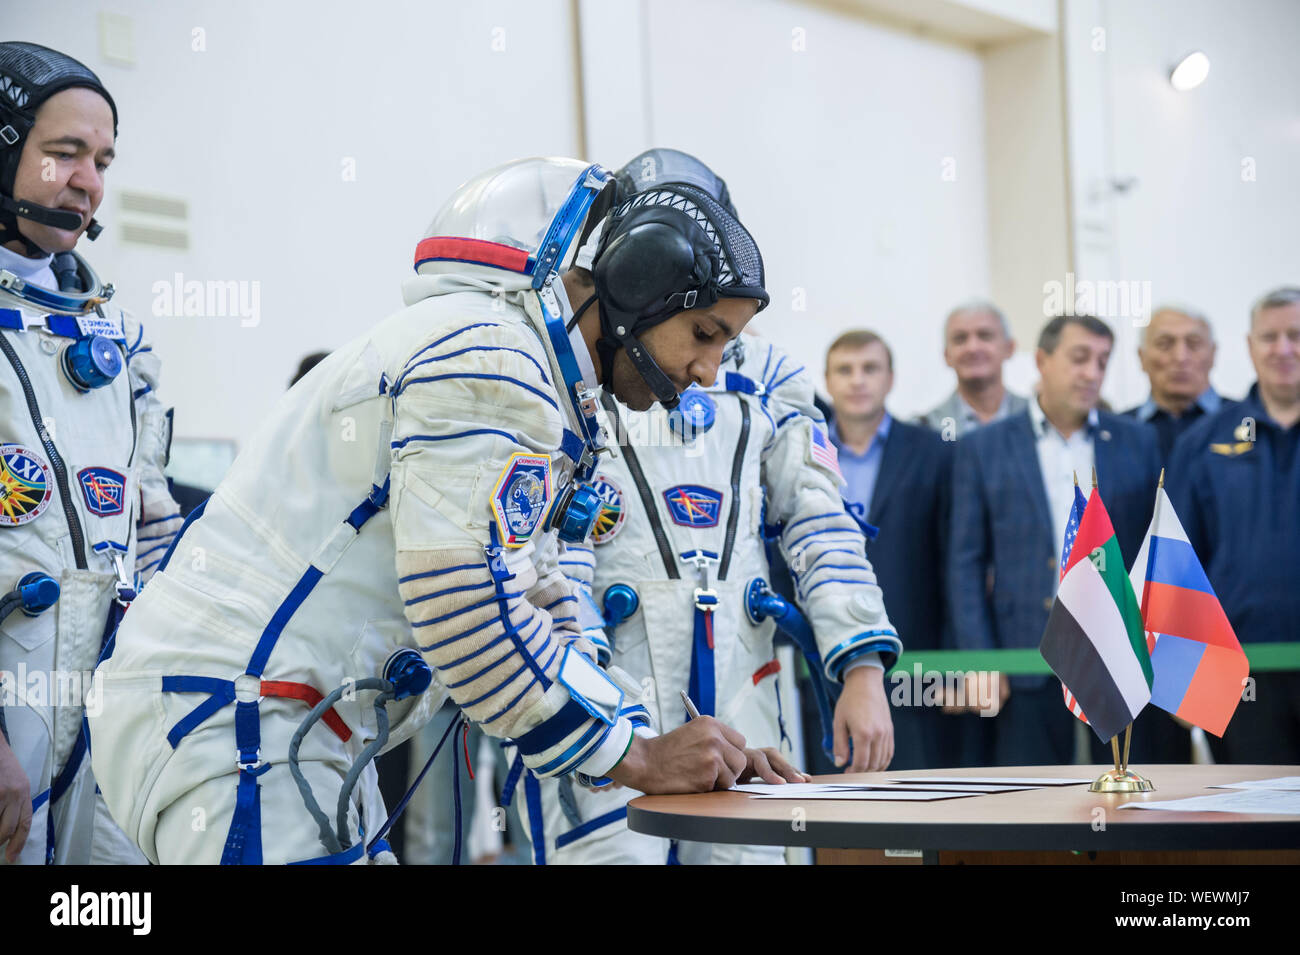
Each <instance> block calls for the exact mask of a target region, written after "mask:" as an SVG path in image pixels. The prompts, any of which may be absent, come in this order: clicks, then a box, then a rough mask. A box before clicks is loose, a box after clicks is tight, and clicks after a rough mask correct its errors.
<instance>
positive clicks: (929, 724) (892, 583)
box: [826, 330, 956, 769]
mask: <svg viewBox="0 0 1300 955" xmlns="http://www.w3.org/2000/svg"><path fill="white" fill-rule="evenodd" d="M893 383H894V371H893V356H892V355H891V353H890V350H889V346H888V345H887V344H886V343H885V342H884V341H883V340H882V339H881V338H880V337H879V336H878V335H876V334H875V333H874V332H869V331H866V330H856V331H850V332H846V333H844V334H843V335H841V336H840V337H839V338H837V339H836V340H835V342H833V343H832V344H831V347H830V349H829V350H828V351H827V353H826V388H827V390H828V391H829V392H830V395H831V401H832V402H833V404H834V407H835V417H834V419H833V421H832V423H831V429H830V433H831V440H832V441H834V442H835V446H836V448H837V450H838V451H839V461H840V469H841V470H842V471H843V472H844V477H845V480H846V482H847V487H846V488H845V490H844V497H845V499H846V500H847V501H849V503H850V504H858V505H862V506H863V508H864V510H865V515H866V518H867V520H868V521H869V522H870V523H871V524H873V525H875V526H876V527H877V528H879V534H878V535H877V537H876V539H875V540H874V541H869V542H868V544H867V556H868V557H869V558H870V559H871V565H872V567H873V568H874V569H875V571H876V579H877V581H878V582H879V584H880V588H881V590H882V591H883V592H884V594H885V601H886V606H887V607H888V608H889V619H890V620H891V622H893V624H894V626H895V627H897V628H898V632H899V634H900V636H903V639H904V641H905V642H904V646H905V647H906V648H907V650H906V652H907V654H913V653H915V652H917V651H925V650H934V649H938V648H939V646H940V644H941V640H942V637H943V634H944V630H945V616H946V615H945V612H944V606H945V593H944V585H943V580H944V563H945V561H944V550H945V544H946V540H947V521H948V489H949V483H948V482H949V479H950V476H951V462H952V454H951V451H952V447H951V444H950V443H949V442H945V441H943V440H942V439H941V438H940V437H939V435H938V434H936V433H934V432H932V431H929V430H928V429H926V428H922V427H918V426H916V425H912V424H907V423H905V422H903V421H899V420H897V419H895V418H893V417H891V416H890V414H889V412H888V411H886V410H885V397H886V396H887V395H888V394H889V391H890V389H891V388H892V387H893ZM902 663H903V666H901V667H900V668H899V669H898V670H896V671H895V672H894V673H893V674H891V675H890V676H889V677H887V678H886V683H887V685H888V686H889V687H890V693H889V696H890V704H891V705H890V710H891V712H892V713H893V718H894V760H893V762H892V763H890V768H891V769H927V768H938V767H943V766H949V765H952V763H953V759H954V755H955V749H956V748H955V746H952V745H950V744H951V741H952V736H953V734H952V732H951V731H952V729H953V726H952V720H951V719H949V718H947V717H945V716H944V715H943V714H942V713H941V712H940V711H939V709H938V708H937V707H929V708H926V707H923V706H922V705H921V703H922V687H921V686H916V687H913V686H912V681H911V679H910V677H909V676H908V674H909V673H910V667H909V666H907V665H906V660H904V661H902Z"/></svg>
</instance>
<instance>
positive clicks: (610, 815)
mask: <svg viewBox="0 0 1300 955" xmlns="http://www.w3.org/2000/svg"><path fill="white" fill-rule="evenodd" d="M626 818H627V806H620V807H619V808H617V809H611V810H610V811H609V812H607V813H605V814H604V815H603V816H597V817H596V818H595V819H588V820H587V821H586V822H584V823H583V824H582V825H580V826H574V827H573V828H572V829H570V830H569V831H568V832H562V833H560V834H559V835H558V836H556V837H555V848H557V849H562V848H564V847H565V846H567V845H568V844H569V843H570V842H577V841H578V840H579V839H581V838H582V837H583V836H586V835H590V834H591V833H593V832H595V831H596V830H597V829H602V828H604V827H605V826H608V825H611V824H613V823H615V822H618V821H619V820H620V819H626Z"/></svg>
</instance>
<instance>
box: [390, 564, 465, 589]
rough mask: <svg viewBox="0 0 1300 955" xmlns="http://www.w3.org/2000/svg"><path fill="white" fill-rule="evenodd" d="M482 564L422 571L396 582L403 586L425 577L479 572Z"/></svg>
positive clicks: (459, 565) (399, 578) (400, 578)
mask: <svg viewBox="0 0 1300 955" xmlns="http://www.w3.org/2000/svg"><path fill="white" fill-rule="evenodd" d="M482 567H483V565H482V564H458V565H457V566H455V567H444V568H443V569H442V570H423V571H420V573H418V574H407V575H406V576H405V577H398V578H397V582H398V583H399V584H404V583H406V582H407V581H410V580H423V579H424V578H425V577H441V576H442V575H443V574H454V573H456V572H457V571H459V570H481V569H482Z"/></svg>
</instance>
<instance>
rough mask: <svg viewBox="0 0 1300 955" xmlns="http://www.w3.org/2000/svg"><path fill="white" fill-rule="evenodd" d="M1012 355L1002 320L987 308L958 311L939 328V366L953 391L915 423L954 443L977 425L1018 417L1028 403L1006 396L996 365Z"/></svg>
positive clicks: (969, 307) (969, 305)
mask: <svg viewBox="0 0 1300 955" xmlns="http://www.w3.org/2000/svg"><path fill="white" fill-rule="evenodd" d="M1015 350H1016V343H1015V340H1014V339H1013V338H1012V337H1011V330H1010V328H1009V327H1008V325H1007V319H1006V316H1004V315H1003V314H1002V312H1001V311H1000V310H999V309H998V307H997V306H996V305H993V304H992V303H990V302H981V301H973V302H968V303H966V304H964V305H958V306H957V307H956V308H954V309H953V310H952V311H951V312H949V313H948V318H947V320H946V321H945V322H944V323H943V360H944V361H945V362H946V363H947V365H948V367H949V368H951V369H952V370H953V371H954V372H956V373H957V390H956V391H954V392H953V393H952V394H951V395H949V396H948V398H947V399H946V400H945V401H944V402H943V403H942V404H940V405H939V406H938V407H936V408H934V409H933V410H931V411H930V412H929V413H927V414H925V415H922V417H921V423H922V424H924V425H926V426H927V427H930V428H933V429H934V430H935V431H938V432H939V433H940V434H941V435H943V437H944V439H945V440H948V441H955V440H956V439H957V438H960V437H961V436H962V435H964V434H967V433H969V432H970V431H973V430H974V429H975V428H978V427H979V426H980V425H983V424H989V423H991V422H994V421H1001V420H1002V419H1003V418H1008V417H1010V416H1012V415H1017V414H1020V413H1021V412H1023V411H1024V410H1025V409H1026V408H1027V407H1028V401H1027V400H1026V399H1024V398H1022V397H1021V396H1020V395H1017V394H1013V393H1012V392H1010V391H1007V389H1006V386H1004V385H1003V384H1002V365H1003V363H1004V362H1006V360H1007V359H1008V358H1010V357H1011V356H1012V355H1013V354H1014V353H1015Z"/></svg>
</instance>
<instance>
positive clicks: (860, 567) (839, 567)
mask: <svg viewBox="0 0 1300 955" xmlns="http://www.w3.org/2000/svg"><path fill="white" fill-rule="evenodd" d="M813 570H858V571H862V572H863V573H866V571H867V568H866V567H865V566H864V565H863V564H821V565H820V566H817V567H815V568H809V569H808V570H805V571H804V573H803V577H804V578H805V579H807V578H808V577H811V576H812V573H813Z"/></svg>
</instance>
